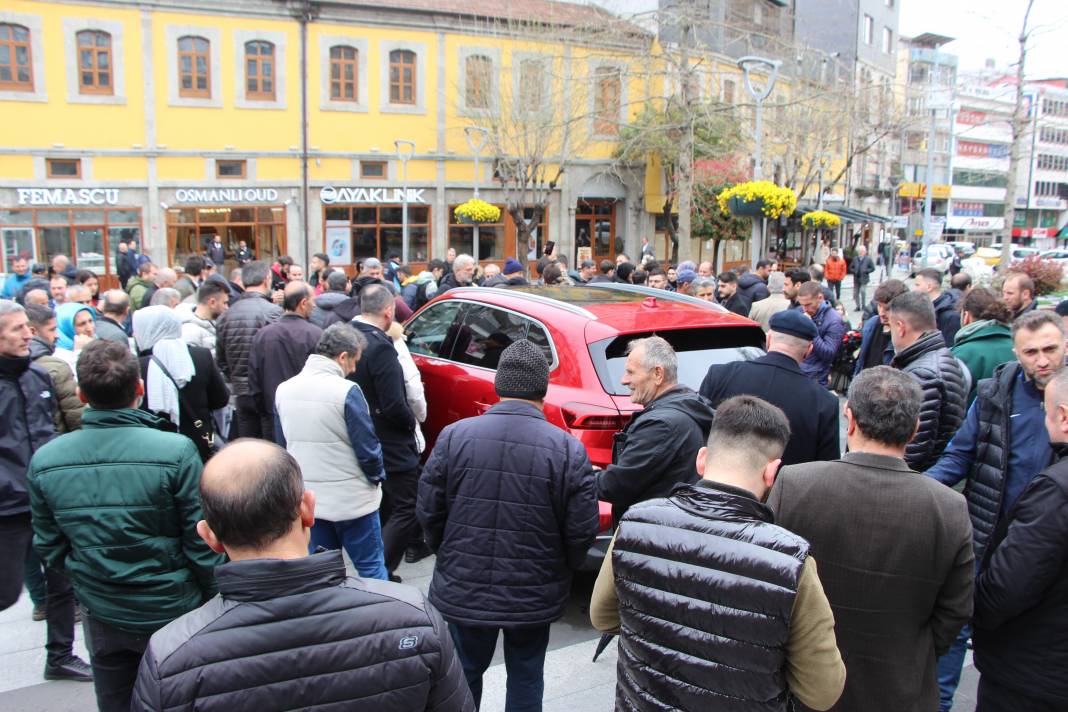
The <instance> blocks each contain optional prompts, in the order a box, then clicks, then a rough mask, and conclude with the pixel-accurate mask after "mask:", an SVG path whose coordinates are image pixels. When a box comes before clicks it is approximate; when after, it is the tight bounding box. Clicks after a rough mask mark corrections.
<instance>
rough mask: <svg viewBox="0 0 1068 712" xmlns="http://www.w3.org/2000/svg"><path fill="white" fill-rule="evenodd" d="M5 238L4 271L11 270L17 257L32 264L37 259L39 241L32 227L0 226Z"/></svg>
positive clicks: (1, 234)
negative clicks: (35, 238)
mask: <svg viewBox="0 0 1068 712" xmlns="http://www.w3.org/2000/svg"><path fill="white" fill-rule="evenodd" d="M0 236H2V239H3V251H4V255H3V259H4V266H3V270H4V272H11V265H12V263H13V262H14V261H15V259H16V258H24V259H26V260H27V261H28V262H29V263H30V264H31V265H32V264H33V263H34V262H36V261H37V243H36V241H35V240H34V239H33V228H32V227H5V228H0Z"/></svg>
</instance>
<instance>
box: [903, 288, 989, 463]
mask: <svg viewBox="0 0 1068 712" xmlns="http://www.w3.org/2000/svg"><path fill="white" fill-rule="evenodd" d="M888 309H889V314H890V340H891V341H892V342H893V344H894V353H895V354H896V355H895V356H894V360H893V361H891V362H890V365H891V366H893V367H894V368H896V369H898V370H901V371H904V372H905V373H907V374H909V375H910V376H912V377H913V378H915V379H916V382H917V383H919V384H920V388H921V389H923V407H922V408H921V409H920V428H919V430H917V431H916V435H915V437H913V438H912V440H911V441H910V442H909V445H908V448H907V449H906V450H905V462H907V463H908V465H909V467H911V468H912V469H913V470H916V471H918V472H923V471H924V470H926V469H927V468H928V467H930V466H931V465H933V464H935V463H936V462H937V461H938V458H939V457H941V455H942V451H943V450H945V449H946V445H947V444H948V443H949V439H950V438H951V437H953V433H955V432H957V428H958V427H959V426H960V424H961V422H962V421H963V420H964V415H965V412H966V410H967V406H968V391H970V390H971V382H970V380H969V377H967V376H965V373H966V371H965V369H964V368H963V367H962V366H961V364H960V362H959V361H957V358H956V356H954V355H953V353H952V352H951V351H950V350H949V349H947V348H946V342H945V340H944V339H943V338H942V332H940V331H939V330H938V324H937V322H936V320H935V311H934V306H932V304H931V299H930V297H928V296H927V295H926V294H923V293H921V292H906V293H905V294H901V295H899V296H897V297H894V299H893V301H891V302H890V306H889V307H888Z"/></svg>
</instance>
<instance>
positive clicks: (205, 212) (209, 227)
mask: <svg viewBox="0 0 1068 712" xmlns="http://www.w3.org/2000/svg"><path fill="white" fill-rule="evenodd" d="M285 223H286V209H285V206H284V205H266V206H265V205H260V206H251V205H238V206H227V207H223V206H210V207H209V206H205V207H196V208H171V209H169V210H168V211H167V251H168V253H169V256H170V264H174V265H182V264H184V263H185V261H186V260H187V259H188V258H189V257H191V256H192V255H203V254H204V253H205V251H206V249H207V245H208V243H209V242H211V241H212V238H213V237H214V236H215V235H218V236H219V238H220V241H221V242H222V244H223V250H224V251H225V253H226V262H225V264H222V265H216V267H217V268H218V269H219V272H220V273H221V274H223V275H224V276H229V272H230V270H231V269H233V268H234V267H236V266H237V260H236V259H235V258H234V253H235V252H236V251H237V249H238V248H239V247H240V244H241V243H242V242H244V243H245V246H246V247H247V248H248V249H249V250H250V251H251V252H252V255H253V258H254V259H257V260H263V261H265V262H269V263H270V262H274V261H275V260H276V259H278V258H279V257H280V256H281V255H284V254H285V253H286V224H285Z"/></svg>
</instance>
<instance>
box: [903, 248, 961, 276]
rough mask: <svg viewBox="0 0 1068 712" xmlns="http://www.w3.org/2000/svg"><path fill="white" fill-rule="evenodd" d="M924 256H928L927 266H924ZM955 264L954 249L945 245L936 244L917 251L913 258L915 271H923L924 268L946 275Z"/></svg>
mask: <svg viewBox="0 0 1068 712" xmlns="http://www.w3.org/2000/svg"><path fill="white" fill-rule="evenodd" d="M924 255H926V256H927V264H926V265H924ZM951 262H953V248H952V247H951V246H949V245H947V244H945V243H942V242H936V243H932V244H930V245H927V246H926V247H921V248H920V249H918V250H916V254H915V256H913V258H912V267H913V269H922V268H923V267H924V266H926V267H928V268H931V269H936V270H938V271H939V272H943V273H945V272H946V271H947V270H949V265H950V263H951Z"/></svg>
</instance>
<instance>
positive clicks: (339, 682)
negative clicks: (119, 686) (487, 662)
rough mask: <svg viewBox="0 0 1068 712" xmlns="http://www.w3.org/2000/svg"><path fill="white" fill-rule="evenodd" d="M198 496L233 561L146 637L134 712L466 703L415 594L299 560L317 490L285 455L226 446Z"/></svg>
mask: <svg viewBox="0 0 1068 712" xmlns="http://www.w3.org/2000/svg"><path fill="white" fill-rule="evenodd" d="M200 497H201V502H202V504H203V507H204V519H202V520H201V521H200V522H199V523H198V524H197V533H198V534H199V535H200V536H201V538H203V539H204V541H206V542H207V543H208V545H209V546H210V547H211V548H212V549H213V550H215V551H217V552H219V553H220V554H221V553H223V552H225V553H226V554H227V555H228V556H229V558H230V561H229V563H226V564H224V565H222V566H219V567H217V568H216V569H215V576H216V581H217V583H218V586H219V595H218V596H216V597H215V598H213V599H211V600H210V601H208V602H207V603H206V604H204V605H203V606H201V607H200V608H198V609H197V610H195V611H192V612H191V613H188V614H186V615H184V616H182V617H181V618H179V619H177V620H175V621H174V622H172V623H170V624H169V625H167V626H165V627H163V628H162V629H160V630H159V631H157V632H156V633H155V634H154V635H153V636H152V640H151V641H150V643H149V646H148V649H147V650H146V651H145V656H144V658H143V659H142V661H141V669H140V672H139V674H138V676H137V684H136V686H135V688H134V694H133V701H132V704H131V709H132V710H134V711H135V712H142V711H147V710H158V711H160V712H162V710H163V709H165V708H166V709H172V708H174V707H181V708H186V709H193V708H196V709H233V710H239V709H240V710H264V711H265V710H280V709H308V708H311V707H319V706H322V707H327V706H333V707H336V708H337V709H346V710H355V711H357V712H358V711H361V710H366V711H367V712H386V711H392V710H396V711H397V712H410V710H435V711H437V712H452V711H454V710H455V711H463V712H469V711H471V710H474V709H475V706H474V703H473V702H472V700H471V693H470V691H469V690H468V688H467V683H466V681H465V680H464V677H463V671H462V670H461V669H460V663H459V660H458V659H457V657H456V652H455V650H454V648H453V644H452V639H451V638H450V637H449V632H448V630H447V628H446V627H445V622H444V621H443V620H442V618H441V615H440V614H439V613H438V612H437V611H436V610H435V609H434V607H433V606H431V605H430V603H429V602H428V601H427V600H426V599H425V598H424V597H423V595H422V594H421V593H419V591H418V590H416V589H414V588H411V587H410V586H399V585H397V584H393V583H388V582H385V581H378V580H375V579H360V578H348V577H347V576H346V573H345V562H344V560H343V559H342V556H341V551H340V550H336V551H327V552H323V553H320V554H313V555H311V556H309V555H308V538H309V531H310V529H311V526H312V523H313V522H314V521H315V495H314V493H312V492H310V491H307V490H305V489H304V483H303V481H302V478H301V472H300V468H299V467H298V466H297V462H296V460H294V459H293V457H292V456H291V455H290V454H289V453H287V452H286V451H285V450H283V449H282V448H280V447H278V446H276V445H273V444H270V443H265V442H255V441H242V442H237V443H234V444H233V445H230V446H229V447H227V448H225V449H224V450H222V451H221V452H220V453H219V454H218V455H216V456H215V457H214V458H213V459H212V460H211V462H210V463H208V466H207V467H206V468H205V470H204V474H203V476H202V478H201V483H200ZM387 651H388V652H387ZM237 671H240V672H239V673H238V672H237Z"/></svg>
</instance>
